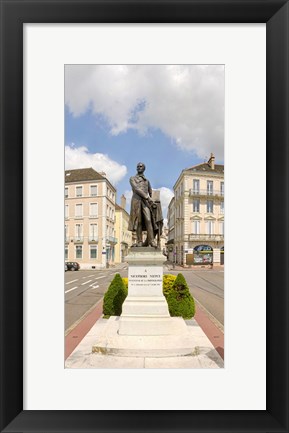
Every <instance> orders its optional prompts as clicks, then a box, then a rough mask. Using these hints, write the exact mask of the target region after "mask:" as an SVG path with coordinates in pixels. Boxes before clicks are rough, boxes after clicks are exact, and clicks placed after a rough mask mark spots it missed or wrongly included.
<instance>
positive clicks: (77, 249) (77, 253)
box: [75, 245, 82, 259]
mask: <svg viewBox="0 0 289 433" xmlns="http://www.w3.org/2000/svg"><path fill="white" fill-rule="evenodd" d="M75 258H76V259H82V245H76V246H75Z"/></svg>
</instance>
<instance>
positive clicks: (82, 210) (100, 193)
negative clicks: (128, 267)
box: [65, 168, 117, 269]
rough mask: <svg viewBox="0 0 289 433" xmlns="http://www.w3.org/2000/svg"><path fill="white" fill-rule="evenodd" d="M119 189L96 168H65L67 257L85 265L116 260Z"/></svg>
mask: <svg viewBox="0 0 289 433" xmlns="http://www.w3.org/2000/svg"><path fill="white" fill-rule="evenodd" d="M115 201H116V189H115V188H114V186H113V185H112V184H111V183H110V182H109V180H108V179H107V178H106V175H105V173H98V172H97V171H95V170H94V169H93V168H82V169H77V170H66V171H65V260H66V261H77V262H78V263H79V264H80V267H81V269H102V268H105V267H106V266H107V265H108V264H112V263H114V261H115V245H116V243H117V238H116V234H115Z"/></svg>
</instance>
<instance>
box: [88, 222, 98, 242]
mask: <svg viewBox="0 0 289 433" xmlns="http://www.w3.org/2000/svg"><path fill="white" fill-rule="evenodd" d="M97 234H98V233H97V224H90V226H89V237H90V240H91V241H96V240H97Z"/></svg>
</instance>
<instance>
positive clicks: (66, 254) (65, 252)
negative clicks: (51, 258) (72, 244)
mask: <svg viewBox="0 0 289 433" xmlns="http://www.w3.org/2000/svg"><path fill="white" fill-rule="evenodd" d="M64 258H65V260H67V259H68V247H65V250H64Z"/></svg>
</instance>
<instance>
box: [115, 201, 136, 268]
mask: <svg viewBox="0 0 289 433" xmlns="http://www.w3.org/2000/svg"><path fill="white" fill-rule="evenodd" d="M125 208H126V198H125V196H124V195H122V196H121V198H120V206H119V205H118V204H116V205H115V230H116V238H117V239H118V242H117V244H116V246H115V263H123V262H124V258H125V257H126V256H127V255H128V249H129V248H130V247H131V245H132V232H131V231H129V230H128V222H129V214H128V212H127V211H126V210H125Z"/></svg>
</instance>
